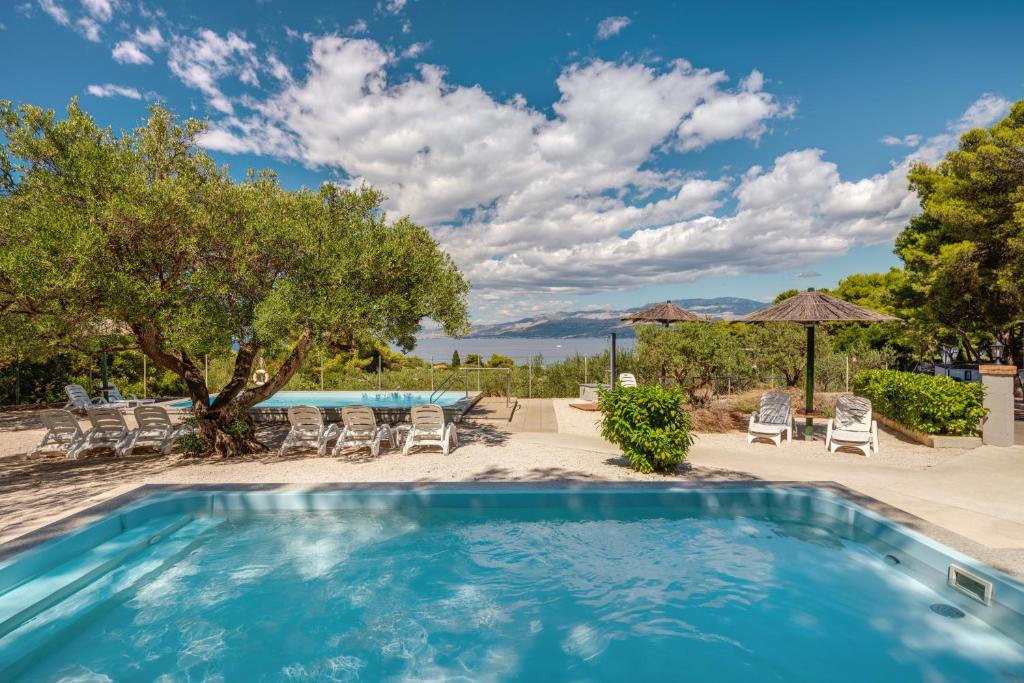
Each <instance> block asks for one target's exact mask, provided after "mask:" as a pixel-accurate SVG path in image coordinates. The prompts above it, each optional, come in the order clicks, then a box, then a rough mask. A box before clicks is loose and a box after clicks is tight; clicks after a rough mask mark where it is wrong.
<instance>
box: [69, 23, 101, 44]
mask: <svg viewBox="0 0 1024 683" xmlns="http://www.w3.org/2000/svg"><path fill="white" fill-rule="evenodd" d="M75 27H76V28H77V29H78V32H79V33H81V34H82V36H83V37H84V38H85V39H86V40H91V41H92V42H94V43H98V42H100V33H101V31H100V25H99V24H98V23H96V21H94V20H93V19H90V18H89V17H80V18H79V19H78V21H76V22H75Z"/></svg>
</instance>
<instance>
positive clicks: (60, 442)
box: [29, 410, 85, 455]
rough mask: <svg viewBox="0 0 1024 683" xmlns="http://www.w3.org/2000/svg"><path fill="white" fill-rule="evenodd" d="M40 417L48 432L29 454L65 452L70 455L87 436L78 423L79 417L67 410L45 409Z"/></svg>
mask: <svg viewBox="0 0 1024 683" xmlns="http://www.w3.org/2000/svg"><path fill="white" fill-rule="evenodd" d="M39 419H40V420H42V421H43V426H44V427H46V433H45V434H43V438H42V439H41V440H40V441H39V443H38V444H36V447H35V448H33V449H32V450H31V451H29V455H35V454H36V453H64V454H66V455H70V454H71V453H72V452H73V451H74V450H75V449H76V448H78V445H79V444H80V443H81V442H82V439H84V438H85V432H83V431H82V428H81V426H79V424H78V418H77V417H75V416H74V415H72V414H71V413H70V412H68V411H67V410H44V411H42V412H41V413H40V414H39Z"/></svg>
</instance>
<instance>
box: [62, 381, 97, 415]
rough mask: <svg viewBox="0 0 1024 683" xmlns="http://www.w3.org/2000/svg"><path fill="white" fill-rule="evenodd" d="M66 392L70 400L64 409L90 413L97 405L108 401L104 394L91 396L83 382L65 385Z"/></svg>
mask: <svg viewBox="0 0 1024 683" xmlns="http://www.w3.org/2000/svg"><path fill="white" fill-rule="evenodd" d="M64 393H66V394H67V395H68V402H67V403H65V404H64V410H77V411H79V412H82V413H88V412H89V411H90V410H92V409H93V408H95V407H96V406H102V405H106V404H107V401H106V399H104V398H103V397H102V396H97V397H96V398H90V397H89V394H88V392H86V390H85V387H83V386H82V385H81V384H69V385H67V386H66V387H64Z"/></svg>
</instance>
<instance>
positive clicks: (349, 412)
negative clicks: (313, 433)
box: [334, 406, 398, 458]
mask: <svg viewBox="0 0 1024 683" xmlns="http://www.w3.org/2000/svg"><path fill="white" fill-rule="evenodd" d="M341 421H342V422H343V423H344V425H345V427H344V429H342V430H341V435H340V436H339V437H338V443H336V444H335V445H334V455H338V454H339V453H341V451H342V450H344V449H346V448H349V447H350V446H365V447H367V448H369V449H370V454H371V455H373V457H375V458H376V457H377V456H378V455H380V444H381V441H383V440H384V439H387V441H388V443H389V444H390V445H391V447H392V448H395V447H396V446H398V443H397V441H396V439H395V433H394V432H393V431H392V430H391V427H389V426H388V425H386V424H382V425H378V424H377V417H376V416H375V415H374V414H373V410H372V409H371V408H368V407H366V406H346V407H344V408H342V409H341Z"/></svg>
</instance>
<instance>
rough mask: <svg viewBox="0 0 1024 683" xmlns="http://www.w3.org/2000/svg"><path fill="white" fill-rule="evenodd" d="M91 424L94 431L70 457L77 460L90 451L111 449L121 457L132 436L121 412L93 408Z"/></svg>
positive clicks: (106, 407)
mask: <svg viewBox="0 0 1024 683" xmlns="http://www.w3.org/2000/svg"><path fill="white" fill-rule="evenodd" d="M89 422H90V423H92V429H90V430H89V432H88V433H87V434H86V435H85V438H84V439H82V443H80V444H79V445H78V448H76V449H75V450H74V451H72V452H70V453H68V455H69V456H70V457H72V458H77V457H79V456H80V455H82V454H83V453H87V452H88V451H93V450H98V449H101V448H109V449H110V450H112V451H114V455H117V456H120V455H121V454H122V453H123V449H124V446H125V444H126V443H127V442H128V440H129V439H130V438H131V436H132V432H131V430H129V429H128V425H127V424H126V423H125V421H124V415H122V414H121V411H120V410H118V409H117V408H111V407H110V406H101V407H98V408H93V409H92V410H90V411H89Z"/></svg>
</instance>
